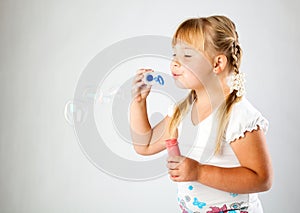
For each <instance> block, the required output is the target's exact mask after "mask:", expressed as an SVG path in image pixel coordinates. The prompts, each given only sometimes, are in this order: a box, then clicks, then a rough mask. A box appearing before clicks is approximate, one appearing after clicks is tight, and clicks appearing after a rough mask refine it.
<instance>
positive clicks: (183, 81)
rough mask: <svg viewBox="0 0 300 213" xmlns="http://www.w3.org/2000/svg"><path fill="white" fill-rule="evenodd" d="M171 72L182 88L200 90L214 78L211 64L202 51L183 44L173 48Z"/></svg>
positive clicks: (180, 43)
mask: <svg viewBox="0 0 300 213" xmlns="http://www.w3.org/2000/svg"><path fill="white" fill-rule="evenodd" d="M171 71H172V75H173V77H174V79H175V82H176V84H177V85H178V86H179V87H180V88H186V89H195V90H197V89H200V88H203V87H205V85H206V84H207V83H208V82H209V81H211V79H212V78H213V77H214V73H213V68H212V65H211V64H210V62H209V61H208V60H207V59H206V58H205V57H204V56H203V55H202V53H201V52H200V51H197V50H196V49H195V48H193V47H191V46H189V45H187V44H186V43H183V42H178V43H177V44H176V45H175V46H174V47H173V60H172V62H171Z"/></svg>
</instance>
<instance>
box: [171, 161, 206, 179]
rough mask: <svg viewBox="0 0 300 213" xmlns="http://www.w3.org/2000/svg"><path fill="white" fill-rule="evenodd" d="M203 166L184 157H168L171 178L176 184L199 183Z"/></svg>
mask: <svg viewBox="0 0 300 213" xmlns="http://www.w3.org/2000/svg"><path fill="white" fill-rule="evenodd" d="M200 166H201V164H200V163H199V162H198V161H195V160H193V159H191V158H187V157H184V156H172V157H168V164H167V167H168V169H169V174H170V178H171V179H172V180H173V181H176V182H185V181H197V180H198V177H199V174H200V172H199V171H200V170H199V169H200Z"/></svg>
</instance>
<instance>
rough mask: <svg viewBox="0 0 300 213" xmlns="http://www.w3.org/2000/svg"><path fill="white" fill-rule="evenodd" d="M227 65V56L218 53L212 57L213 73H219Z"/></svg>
mask: <svg viewBox="0 0 300 213" xmlns="http://www.w3.org/2000/svg"><path fill="white" fill-rule="evenodd" d="M226 65H227V57H226V56H225V55H218V56H216V57H215V59H214V73H216V74H220V73H221V72H223V71H224V70H225V68H226Z"/></svg>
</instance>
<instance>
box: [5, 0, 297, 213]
mask: <svg viewBox="0 0 300 213" xmlns="http://www.w3.org/2000/svg"><path fill="white" fill-rule="evenodd" d="M299 9H300V7H299V2H298V1H291V0H272V1H271V0H267V1H257V0H256V1H237V0H227V1H215V0H213V1H201V0H197V1H196V0H193V1H174V0H167V1H157V0H152V1H139V0H132V1H116V0H111V1H96V0H94V1H93V0H85V1H83V0H76V1H71V0H69V1H68V0H60V1H58V0H52V1H45V0H39V1H37V0H36V1H35V0H27V1H21V0H15V1H8V0H6V1H5V0H1V1H0V91H1V92H0V94H1V96H0V97H1V108H0V109H1V110H0V169H1V173H0V212H3V213H9V212H15V213H34V212H37V213H40V212H49V213H50V212H51V213H53V212H64V213H65V212H72V213H75V212H90V213H93V212H132V213H139V212H144V213H150V212H179V208H178V206H177V204H176V185H175V184H174V183H172V182H170V180H169V179H168V177H167V176H164V177H162V178H159V179H156V180H152V181H147V182H127V181H122V180H119V179H115V178H112V177H110V176H108V175H106V174H104V173H102V172H101V171H100V170H98V169H97V168H96V167H95V166H93V165H92V164H91V163H90V161H89V160H88V159H87V158H86V156H85V155H84V154H83V152H82V150H81V149H80V146H79V145H78V142H77V139H76V136H75V134H74V130H73V128H72V127H71V126H70V125H68V123H67V122H66V120H65V118H64V107H65V104H66V103H67V101H68V100H70V99H72V97H73V94H74V90H75V87H76V84H77V81H78V79H79V77H80V74H81V72H82V70H83V69H84V68H85V66H86V65H87V64H88V62H89V61H90V60H91V59H92V58H93V57H94V56H95V55H96V54H97V53H98V52H100V51H101V50H102V49H103V48H105V47H107V46H109V45H111V44H113V43H115V42H117V41H120V40H122V39H126V38H130V37H133V36H140V35H146V34H147V35H148V34H150V35H152V34H156V35H164V36H172V35H173V33H174V31H175V29H176V27H177V26H178V24H179V23H181V22H182V21H183V20H184V19H186V18H190V17H194V16H196V17H197V16H207V15H212V14H224V15H227V16H229V17H230V18H231V19H232V20H233V21H234V22H235V23H236V25H237V30H238V32H239V35H240V42H241V45H242V47H243V50H244V59H243V62H242V68H241V69H242V70H243V71H244V72H246V73H247V97H248V99H249V100H250V101H252V103H253V104H254V105H255V106H256V107H257V108H258V109H259V110H261V112H262V113H263V114H264V115H265V117H267V118H268V119H269V121H270V129H269V132H268V135H267V139H268V145H269V149H270V153H271V156H272V160H273V166H274V174H275V176H274V184H273V188H272V189H271V190H270V191H269V192H267V193H263V194H262V195H261V199H262V201H263V204H264V208H265V212H295V209H298V201H299V197H298V191H299V179H300V177H299V176H300V175H299V164H298V162H299V161H298V153H299V144H298V143H299V139H298V133H299V125H298V122H299V113H298V109H299V107H300V105H299V100H298V99H299V91H300V86H299V85H300V84H299V82H298V79H299V73H298V72H299V66H298V62H299V47H300V45H299V37H300V30H299V26H298V25H299V24H298V23H297V20H299V18H300V16H299Z"/></svg>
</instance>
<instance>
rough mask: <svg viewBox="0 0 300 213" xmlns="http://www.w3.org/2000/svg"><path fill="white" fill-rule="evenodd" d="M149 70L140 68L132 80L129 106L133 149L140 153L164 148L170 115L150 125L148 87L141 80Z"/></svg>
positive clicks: (158, 150)
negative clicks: (147, 100)
mask: <svg viewBox="0 0 300 213" xmlns="http://www.w3.org/2000/svg"><path fill="white" fill-rule="evenodd" d="M147 71H149V70H146V69H140V70H138V72H137V75H136V78H135V80H134V82H133V90H134V92H133V100H132V103H131V106H130V130H131V138H132V141H133V146H134V149H135V150H136V152H137V153H138V154H141V155H152V154H155V153H158V152H160V151H162V150H164V149H165V140H166V139H169V137H170V135H169V132H168V131H167V129H168V125H169V122H170V117H168V116H166V117H165V118H164V119H163V120H162V121H161V122H159V123H158V124H157V125H156V126H155V127H153V128H152V127H151V125H150V123H149V119H148V114H147V102H146V98H147V96H148V94H149V92H150V89H151V88H150V87H145V85H144V84H143V82H142V78H143V74H144V73H145V72H147Z"/></svg>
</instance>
